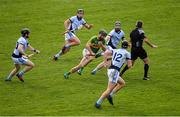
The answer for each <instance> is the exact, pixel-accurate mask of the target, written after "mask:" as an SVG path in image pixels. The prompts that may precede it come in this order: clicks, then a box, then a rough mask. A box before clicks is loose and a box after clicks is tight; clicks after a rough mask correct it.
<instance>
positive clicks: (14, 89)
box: [0, 0, 180, 115]
mask: <svg viewBox="0 0 180 117" xmlns="http://www.w3.org/2000/svg"><path fill="white" fill-rule="evenodd" d="M179 6H180V1H179V0H111V1H110V0H76V1H75V0H26V1H25V0H0V115H180V111H179V108H180V100H179V97H180V91H179V89H180V80H179V78H180V72H179V71H180V60H179V58H180V54H179V51H180V46H179V45H180V42H179V37H180V33H179V31H180V7H179ZM77 8H84V9H85V19H86V20H87V22H89V23H92V24H94V27H93V29H92V30H81V31H79V32H78V33H77V35H78V37H79V38H80V39H81V45H80V46H78V47H73V48H72V49H71V51H70V52H69V53H68V54H67V55H65V56H63V57H62V58H61V59H60V60H59V61H58V62H53V61H51V60H50V59H49V57H52V56H53V55H54V54H55V53H56V52H57V51H58V49H59V47H61V46H62V45H63V43H64V37H63V36H62V35H60V34H61V33H62V32H63V31H64V26H63V22H64V20H65V19H67V18H69V17H70V16H72V15H75V12H76V9H77ZM139 19H141V20H143V21H144V30H145V32H146V35H147V36H148V37H149V39H150V40H151V41H152V42H153V43H155V44H157V45H158V46H159V47H158V48H157V49H151V48H150V47H147V46H146V45H145V48H146V50H147V51H148V54H149V57H150V76H151V79H152V80H150V81H143V80H142V76H143V63H142V62H141V61H140V60H137V62H136V64H135V66H134V68H133V69H132V70H129V71H128V72H127V73H126V74H125V78H124V79H125V81H126V87H125V88H124V89H123V90H122V91H121V92H120V93H118V94H117V95H116V96H115V98H114V102H115V105H114V106H111V105H109V103H108V102H107V101H106V100H105V101H104V103H103V104H102V108H103V109H102V110H97V109H95V108H94V103H95V101H96V100H97V99H98V98H99V96H100V95H101V93H102V92H103V90H104V89H105V88H106V85H107V76H106V69H103V70H101V72H99V73H98V74H97V75H96V76H91V75H90V71H91V70H92V69H93V68H94V67H95V66H96V65H97V64H98V63H100V62H101V60H102V58H99V59H97V60H96V61H93V62H92V63H91V64H90V65H88V66H87V67H86V68H85V71H84V74H83V75H82V76H79V75H77V74H74V75H72V76H71V78H70V79H68V80H65V79H64V78H63V73H64V72H65V71H67V70H69V69H70V68H72V67H73V66H75V65H76V64H77V63H78V62H79V61H80V59H81V56H82V55H81V52H82V49H83V48H84V46H85V44H86V42H87V41H88V40H89V38H90V37H91V36H93V35H96V34H97V32H98V31H99V29H101V28H104V29H106V30H107V31H110V30H111V29H112V28H113V24H114V22H115V21H116V20H120V21H121V22H122V28H123V30H124V32H125V33H126V38H129V33H130V31H131V30H132V29H133V28H134V25H135V22H136V21H137V20H139ZM22 27H28V28H30V29H31V38H30V39H29V41H30V43H31V44H32V45H33V46H34V47H36V48H37V49H39V50H41V55H37V56H34V57H33V58H32V59H31V60H32V61H33V62H34V63H35V64H36V67H35V68H34V69H33V70H32V71H31V72H29V73H27V74H26V75H25V83H21V82H19V81H18V80H17V79H16V78H14V79H13V81H12V82H8V83H7V82H4V79H5V78H6V76H7V75H8V74H9V72H10V70H11V69H12V68H13V64H12V60H11V53H12V51H13V48H14V46H15V42H16V40H17V39H18V38H19V36H20V35H19V30H20V29H21V28H22Z"/></svg>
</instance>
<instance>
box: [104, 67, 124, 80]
mask: <svg viewBox="0 0 180 117" xmlns="http://www.w3.org/2000/svg"><path fill="white" fill-rule="evenodd" d="M107 74H108V78H109V81H110V82H112V83H117V82H118V80H119V79H120V78H121V77H120V76H119V71H118V70H116V69H108V70H107Z"/></svg>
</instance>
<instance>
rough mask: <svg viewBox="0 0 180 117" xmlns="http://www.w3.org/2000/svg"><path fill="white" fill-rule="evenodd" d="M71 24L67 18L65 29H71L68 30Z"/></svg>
mask: <svg viewBox="0 0 180 117" xmlns="http://www.w3.org/2000/svg"><path fill="white" fill-rule="evenodd" d="M69 25H71V21H70V19H67V20H65V21H64V27H65V30H66V31H69V30H68V27H69Z"/></svg>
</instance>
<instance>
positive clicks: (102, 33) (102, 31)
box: [99, 29, 107, 36]
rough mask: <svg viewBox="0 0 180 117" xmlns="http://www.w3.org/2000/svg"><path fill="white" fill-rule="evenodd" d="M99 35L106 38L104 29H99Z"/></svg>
mask: <svg viewBox="0 0 180 117" xmlns="http://www.w3.org/2000/svg"><path fill="white" fill-rule="evenodd" d="M99 34H101V35H103V36H107V31H106V30H104V29H101V30H100V31H99Z"/></svg>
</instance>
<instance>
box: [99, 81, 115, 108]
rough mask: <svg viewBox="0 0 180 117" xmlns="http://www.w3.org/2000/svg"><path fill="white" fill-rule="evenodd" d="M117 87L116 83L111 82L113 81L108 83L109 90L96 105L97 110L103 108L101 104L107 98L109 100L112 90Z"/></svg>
mask: <svg viewBox="0 0 180 117" xmlns="http://www.w3.org/2000/svg"><path fill="white" fill-rule="evenodd" d="M115 86H116V83H114V82H111V81H109V82H108V87H107V89H106V90H105V91H104V92H103V93H102V95H101V97H100V98H99V99H98V100H97V102H96V103H95V107H96V108H100V107H101V103H102V102H103V100H104V99H105V98H107V97H108V96H109V94H110V93H111V92H112V90H113V89H114V87H115Z"/></svg>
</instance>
